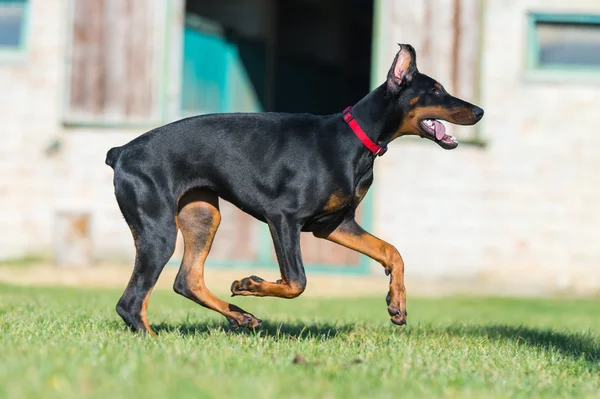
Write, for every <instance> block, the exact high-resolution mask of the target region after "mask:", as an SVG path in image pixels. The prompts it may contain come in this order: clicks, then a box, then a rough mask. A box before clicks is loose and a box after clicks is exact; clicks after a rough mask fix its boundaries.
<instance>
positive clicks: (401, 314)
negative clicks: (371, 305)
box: [385, 292, 408, 326]
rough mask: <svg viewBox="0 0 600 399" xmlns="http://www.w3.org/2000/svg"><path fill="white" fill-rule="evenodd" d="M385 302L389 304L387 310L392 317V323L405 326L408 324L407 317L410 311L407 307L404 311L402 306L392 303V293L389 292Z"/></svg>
mask: <svg viewBox="0 0 600 399" xmlns="http://www.w3.org/2000/svg"><path fill="white" fill-rule="evenodd" d="M385 302H386V303H387V305H388V308H387V311H388V314H389V315H390V317H391V321H392V323H394V324H395V325H397V326H403V325H405V324H406V317H407V316H408V312H407V311H406V309H405V310H404V311H402V310H400V307H399V306H397V305H392V304H391V293H390V292H388V294H387V297H386V298H385Z"/></svg>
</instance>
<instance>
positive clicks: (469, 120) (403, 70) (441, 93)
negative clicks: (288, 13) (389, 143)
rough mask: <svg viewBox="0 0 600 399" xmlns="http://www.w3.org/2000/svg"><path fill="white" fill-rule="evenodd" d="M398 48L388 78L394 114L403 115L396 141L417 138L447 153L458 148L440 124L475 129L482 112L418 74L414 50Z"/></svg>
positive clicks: (407, 47) (404, 45)
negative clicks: (443, 149) (408, 137)
mask: <svg viewBox="0 0 600 399" xmlns="http://www.w3.org/2000/svg"><path fill="white" fill-rule="evenodd" d="M399 46H400V50H399V51H398V54H396V58H395V59H394V62H393V64H392V67H391V68H390V71H389V72H388V77H387V89H388V94H389V96H390V97H391V99H392V101H393V107H394V110H393V112H394V113H396V114H397V115H400V114H401V115H402V121H401V123H400V126H399V127H398V128H397V129H396V131H395V133H394V135H393V138H396V137H400V136H405V135H418V136H421V137H424V138H427V139H429V140H432V141H435V142H436V143H438V144H439V145H440V146H441V147H442V148H445V149H447V150H451V149H453V148H456V146H457V145H458V142H457V140H456V139H455V138H454V137H452V136H450V135H448V134H446V128H445V127H444V125H443V124H442V123H441V122H440V120H444V121H448V122H450V123H453V124H455V125H474V124H476V123H477V122H479V120H480V119H481V118H482V117H483V109H481V108H479V107H478V106H476V105H473V104H470V103H468V102H466V101H463V100H461V99H459V98H456V97H453V96H451V95H450V94H448V92H447V91H446V90H445V89H444V87H443V86H442V85H441V84H440V83H438V82H436V81H435V80H434V79H432V78H430V77H429V76H427V75H424V74H422V73H420V72H419V71H418V69H417V56H416V53H415V50H414V48H412V46H410V45H408V44H400V45H399Z"/></svg>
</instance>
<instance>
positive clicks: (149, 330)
mask: <svg viewBox="0 0 600 399" xmlns="http://www.w3.org/2000/svg"><path fill="white" fill-rule="evenodd" d="M150 294H152V290H150V291H148V294H147V295H146V297H145V298H144V301H143V302H142V310H141V312H140V317H141V319H142V323H143V324H144V328H145V329H146V332H147V333H148V334H150V335H153V336H156V333H155V332H154V330H152V328H150V323H148V317H147V315H146V313H147V309H148V301H149V300H150Z"/></svg>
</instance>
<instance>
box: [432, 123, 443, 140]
mask: <svg viewBox="0 0 600 399" xmlns="http://www.w3.org/2000/svg"><path fill="white" fill-rule="evenodd" d="M433 128H434V129H435V138H436V139H438V140H441V139H443V138H444V136H445V135H446V128H445V127H444V125H443V124H442V123H441V122H438V121H436V120H434V121H433Z"/></svg>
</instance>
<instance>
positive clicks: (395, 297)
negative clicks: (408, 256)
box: [314, 218, 407, 325]
mask: <svg viewBox="0 0 600 399" xmlns="http://www.w3.org/2000/svg"><path fill="white" fill-rule="evenodd" d="M314 235H315V236H316V237H319V238H324V239H326V240H329V241H333V242H335V243H337V244H340V245H343V246H344V247H346V248H350V249H353V250H355V251H358V252H360V253H362V254H365V255H367V256H368V257H370V258H371V259H373V260H375V261H377V262H379V263H381V265H382V266H383V267H384V268H385V273H386V274H387V275H389V276H390V287H389V292H388V295H387V298H386V301H387V304H388V313H389V314H390V316H391V318H392V323H394V324H397V325H404V324H406V316H407V313H406V289H405V288H404V261H403V260H402V256H400V253H399V252H398V250H397V249H396V248H395V247H394V246H393V245H391V244H388V243H387V242H385V241H383V240H380V239H379V238H377V237H375V236H373V235H371V234H369V233H367V232H366V231H365V230H363V228H362V227H360V226H359V225H358V223H356V220H354V218H350V219H346V220H344V221H343V222H342V223H341V224H340V225H339V226H338V227H337V228H336V229H335V230H333V231H332V232H329V233H318V232H315V233H314Z"/></svg>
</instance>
